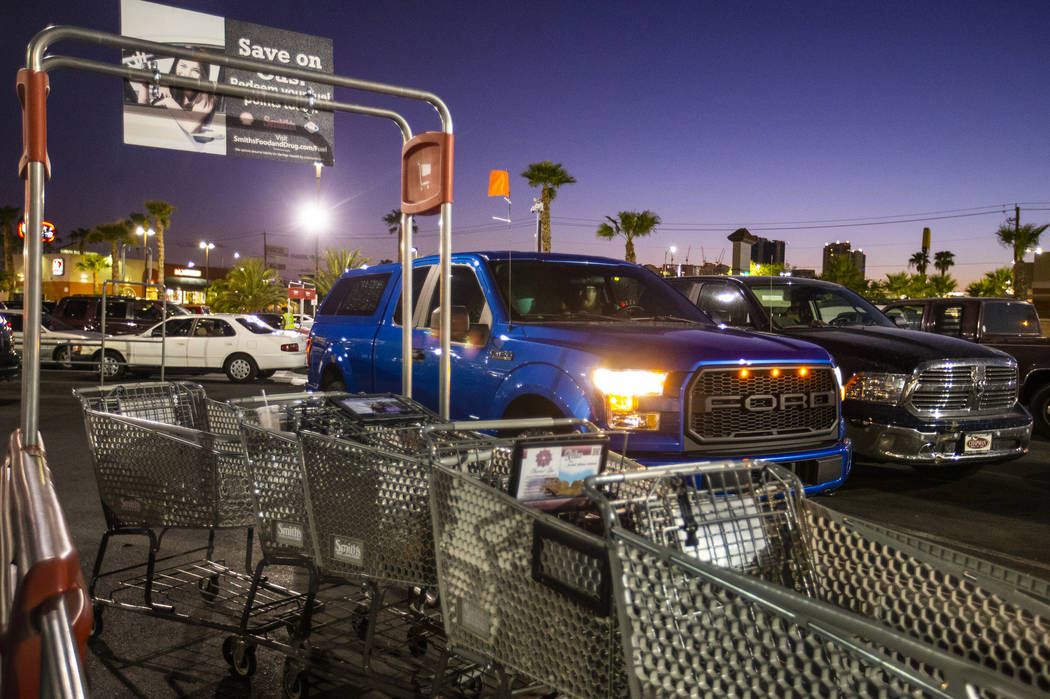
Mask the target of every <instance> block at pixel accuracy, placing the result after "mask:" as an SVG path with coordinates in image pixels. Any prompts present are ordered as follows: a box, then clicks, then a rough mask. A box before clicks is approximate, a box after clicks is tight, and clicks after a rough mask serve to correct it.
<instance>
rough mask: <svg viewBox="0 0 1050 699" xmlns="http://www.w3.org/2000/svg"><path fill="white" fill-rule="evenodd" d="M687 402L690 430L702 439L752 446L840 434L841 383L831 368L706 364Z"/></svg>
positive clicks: (691, 385)
mask: <svg viewBox="0 0 1050 699" xmlns="http://www.w3.org/2000/svg"><path fill="white" fill-rule="evenodd" d="M687 401H688V405H687V414H688V416H689V417H688V422H687V432H688V434H689V436H690V437H691V438H692V439H694V440H696V441H698V442H703V443H707V444H711V443H719V442H726V443H728V442H732V443H733V444H732V447H733V448H734V449H736V448H740V449H746V448H748V447H749V445H751V444H755V443H761V444H763V445H765V446H769V447H771V446H774V445H775V444H776V443H778V442H788V441H790V442H792V443H796V444H797V442H798V440H800V439H807V438H808V439H812V440H813V441H814V442H817V441H820V440H823V439H827V438H829V437H831V438H834V437H835V436H837V428H838V421H839V400H838V384H837V383H836V381H835V375H834V372H833V370H832V368H831V367H828V366H817V367H813V366H809V367H799V366H792V365H781V366H779V367H760V368H755V367H750V368H748V369H747V370H746V371H745V370H742V369H741V367H739V366H735V367H706V368H704V369H701V370H700V371H699V372H697V374H696V376H695V377H693V379H692V381H691V382H690V385H689V389H688V391H687Z"/></svg>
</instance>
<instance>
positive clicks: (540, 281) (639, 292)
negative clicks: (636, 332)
mask: <svg viewBox="0 0 1050 699" xmlns="http://www.w3.org/2000/svg"><path fill="white" fill-rule="evenodd" d="M489 269H490V271H491V272H492V276H493V278H494V279H495V280H496V283H497V284H498V285H499V290H500V294H501V295H502V297H503V299H502V300H503V303H504V307H505V308H508V309H509V312H508V315H509V317H510V319H511V320H512V321H514V322H518V323H530V322H537V323H539V322H543V323H547V322H552V321H555V322H557V321H613V320H615V321H622V320H632V321H645V320H649V321H664V322H684V323H703V324H705V325H711V324H712V323H711V320H710V319H709V318H708V317H707V316H706V315H704V313H703V312H702V311H700V310H699V309H698V308H697V307H696V306H694V305H693V304H691V303H689V301H688V300H687V299H686V298H685V297H684V296H682V295H681V294H679V293H678V292H677V291H675V290H674V289H672V288H671V287H670V286H668V285H667V284H666V283H664V282H663V281H662V280H661V279H660V278H659V277H656V276H655V275H653V274H651V273H650V272H647V271H645V270H644V269H640V268H637V267H631V266H628V265H611V264H595V263H593V262H591V263H580V262H557V261H551V260H521V261H518V260H495V261H491V262H489Z"/></svg>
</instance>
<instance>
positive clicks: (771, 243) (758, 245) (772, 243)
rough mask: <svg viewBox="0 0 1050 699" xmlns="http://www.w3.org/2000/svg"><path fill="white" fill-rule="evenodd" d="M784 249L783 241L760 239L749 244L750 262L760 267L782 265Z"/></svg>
mask: <svg viewBox="0 0 1050 699" xmlns="http://www.w3.org/2000/svg"><path fill="white" fill-rule="evenodd" d="M786 247H787V245H786V244H785V243H784V241H783V240H769V239H768V238H761V237H760V238H758V241H757V242H755V243H752V244H751V261H752V262H754V263H756V264H760V265H782V264H784V252H785V249H786Z"/></svg>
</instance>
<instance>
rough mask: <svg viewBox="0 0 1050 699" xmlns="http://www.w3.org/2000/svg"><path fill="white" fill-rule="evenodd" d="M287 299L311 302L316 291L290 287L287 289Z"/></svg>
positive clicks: (315, 295)
mask: <svg viewBox="0 0 1050 699" xmlns="http://www.w3.org/2000/svg"><path fill="white" fill-rule="evenodd" d="M288 298H290V299H306V300H307V301H312V300H313V299H315V298H317V290H316V289H304V288H303V287H301V286H290V287H288Z"/></svg>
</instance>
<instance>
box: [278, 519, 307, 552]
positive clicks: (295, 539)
mask: <svg viewBox="0 0 1050 699" xmlns="http://www.w3.org/2000/svg"><path fill="white" fill-rule="evenodd" d="M275 534H276V536H275V538H276V539H277V543H278V544H282V545H284V546H296V547H298V548H302V546H303V528H302V527H301V526H300V525H298V524H291V523H288V522H278V523H277V531H276V532H275Z"/></svg>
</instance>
